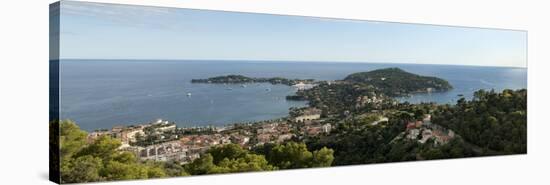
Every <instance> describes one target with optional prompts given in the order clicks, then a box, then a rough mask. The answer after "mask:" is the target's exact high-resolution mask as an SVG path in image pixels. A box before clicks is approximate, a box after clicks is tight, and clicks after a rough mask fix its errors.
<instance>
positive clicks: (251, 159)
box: [185, 144, 274, 175]
mask: <svg viewBox="0 0 550 185" xmlns="http://www.w3.org/2000/svg"><path fill="white" fill-rule="evenodd" d="M273 169H274V167H273V166H271V165H270V164H269V163H268V162H267V160H266V159H265V157H264V156H263V155H257V154H250V153H249V152H248V151H247V150H244V149H243V148H241V147H240V146H239V145H236V144H228V145H223V146H216V147H214V148H211V149H210V150H208V151H207V152H206V153H205V154H203V155H202V156H201V157H200V158H199V159H196V160H194V161H193V162H192V163H190V164H187V165H185V170H186V171H187V172H189V173H190V174H193V175H201V174H216V173H231V172H248V171H267V170H273Z"/></svg>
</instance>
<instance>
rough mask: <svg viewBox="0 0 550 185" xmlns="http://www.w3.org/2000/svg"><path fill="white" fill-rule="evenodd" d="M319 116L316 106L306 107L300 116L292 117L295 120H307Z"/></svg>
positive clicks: (319, 112)
mask: <svg viewBox="0 0 550 185" xmlns="http://www.w3.org/2000/svg"><path fill="white" fill-rule="evenodd" d="M319 118H321V110H319V109H316V108H307V109H305V110H303V111H302V114H301V115H300V116H296V117H295V118H294V121H295V122H304V121H307V120H315V119H319Z"/></svg>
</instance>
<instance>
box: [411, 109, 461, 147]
mask: <svg viewBox="0 0 550 185" xmlns="http://www.w3.org/2000/svg"><path fill="white" fill-rule="evenodd" d="M405 137H406V138H407V139H410V140H417V141H418V142H419V143H422V144H424V143H426V142H427V141H428V140H429V139H433V141H434V144H435V145H444V144H447V143H448V142H449V141H450V140H451V139H453V138H454V137H455V133H454V132H453V131H452V130H450V129H445V128H443V127H441V126H439V125H437V124H432V122H431V115H430V114H426V115H424V118H423V119H422V120H417V121H412V122H409V123H407V130H406V136H405Z"/></svg>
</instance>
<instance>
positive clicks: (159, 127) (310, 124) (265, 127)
mask: <svg viewBox="0 0 550 185" xmlns="http://www.w3.org/2000/svg"><path fill="white" fill-rule="evenodd" d="M320 117H321V111H320V110H318V109H311V108H308V109H305V110H304V111H302V112H301V114H300V115H297V116H295V117H293V118H290V119H288V120H285V119H280V120H276V121H270V122H265V123H260V124H254V125H247V126H243V127H238V128H233V127H224V128H221V129H210V130H209V131H211V132H200V130H201V129H195V130H199V132H197V133H192V134H184V132H182V131H184V130H185V129H188V128H177V127H176V124H175V123H171V122H168V121H165V120H160V119H159V120H157V121H155V122H152V123H148V124H143V125H133V126H115V127H113V128H112V129H111V130H99V131H94V132H91V133H89V134H88V140H89V141H93V140H95V139H97V138H98V137H100V136H103V135H108V136H111V137H113V138H117V139H119V140H120V141H121V142H122V145H121V146H120V148H119V149H120V150H123V151H130V152H133V153H135V155H136V156H137V157H138V158H139V159H141V160H154V161H178V162H180V163H182V164H184V163H188V162H191V161H193V160H195V159H197V158H199V157H200V154H201V153H204V152H205V151H207V150H208V149H209V148H211V147H213V146H216V145H223V144H229V143H233V144H238V145H240V146H242V147H244V148H251V147H252V146H256V145H262V144H265V143H282V142H285V141H287V140H290V139H292V138H293V137H295V136H296V135H298V134H300V135H318V134H321V133H329V132H330V130H331V128H332V126H331V124H329V123H322V122H321V121H319V119H320ZM296 123H300V125H301V126H300V127H299V128H298V129H294V128H295V127H294V126H295V125H296ZM300 132H301V133H300ZM143 138H149V139H150V138H153V140H151V141H150V142H151V143H150V144H143V142H142V144H139V145H138V144H136V142H138V141H141V140H143ZM147 143H149V140H148V141H147Z"/></svg>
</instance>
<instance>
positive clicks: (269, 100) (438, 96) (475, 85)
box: [60, 60, 527, 130]
mask: <svg viewBox="0 0 550 185" xmlns="http://www.w3.org/2000/svg"><path fill="white" fill-rule="evenodd" d="M386 67H399V68H402V69H404V70H406V71H409V72H413V73H417V74H421V75H430V76H437V77H440V78H443V79H446V80H448V81H449V82H450V83H451V84H452V85H453V86H454V87H455V88H454V89H453V90H452V91H450V92H446V93H432V94H423V95H415V96H413V97H410V98H402V99H401V100H402V101H410V102H421V101H435V102H438V103H452V102H455V101H456V100H457V98H458V97H457V95H458V94H463V95H464V96H465V97H466V98H471V96H472V93H473V92H474V91H475V90H478V89H495V90H502V89H505V88H511V89H518V88H526V87H527V70H526V69H520V68H499V67H471V66H447V65H416V64H377V63H368V64H366V63H362V64H361V63H304V62H296V63H291V62H250V61H246V62H237V61H123V60H114V61H108V60H62V61H61V63H60V83H61V85H60V87H61V97H60V102H61V108H60V109H61V110H60V112H61V118H63V119H72V120H75V121H76V122H77V123H78V124H79V125H80V126H81V127H82V128H83V129H85V130H94V129H98V128H111V127H112V126H113V125H128V124H137V123H146V122H150V121H153V120H155V119H158V118H163V119H166V120H170V121H175V122H177V123H178V125H179V126H194V125H224V124H229V123H234V122H245V121H258V120H266V119H273V118H278V117H283V116H286V115H287V114H288V108H290V107H299V106H306V102H298V101H286V100H285V96H286V95H289V94H293V93H294V92H295V91H296V90H295V89H294V88H292V87H288V86H284V85H270V84H266V83H262V84H248V85H247V86H246V87H241V86H240V85H223V84H191V83H190V80H191V79H193V78H208V77H212V76H219V75H228V74H242V75H246V76H252V77H275V76H280V77H286V78H313V79H317V80H337V79H342V78H344V77H345V76H347V75H348V74H350V73H354V72H362V71H370V70H374V69H379V68H386ZM229 89H231V90H229ZM266 89H269V90H266ZM187 93H191V94H192V95H191V96H187Z"/></svg>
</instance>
